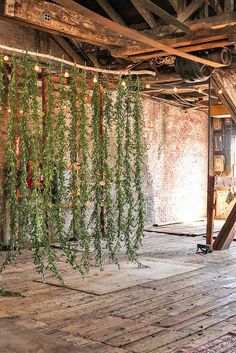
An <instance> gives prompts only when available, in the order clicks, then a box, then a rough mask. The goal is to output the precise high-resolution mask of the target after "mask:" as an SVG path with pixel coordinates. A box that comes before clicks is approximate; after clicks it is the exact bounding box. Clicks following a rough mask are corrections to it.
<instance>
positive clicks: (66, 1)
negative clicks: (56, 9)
mask: <svg viewBox="0 0 236 353" xmlns="http://www.w3.org/2000/svg"><path fill="white" fill-rule="evenodd" d="M55 2H56V3H57V4H59V5H61V6H63V7H64V6H65V7H66V8H68V9H70V10H72V11H74V12H76V13H77V12H78V13H80V14H81V15H82V16H84V17H86V18H88V19H89V20H90V21H92V22H94V23H96V24H98V25H103V26H105V27H106V28H108V29H110V30H113V31H115V32H117V33H119V34H120V35H124V36H126V37H128V38H130V39H132V40H136V41H139V42H141V43H143V44H145V45H147V46H150V47H153V48H154V49H159V50H164V51H165V52H166V53H168V54H171V55H176V56H181V57H183V58H185V59H188V60H192V61H196V62H199V63H202V64H204V65H209V66H212V67H222V66H223V65H222V64H220V63H217V62H213V61H211V60H207V59H205V58H202V57H197V56H195V55H191V54H189V53H184V52H182V51H181V50H178V49H175V48H172V47H170V46H168V45H166V44H163V43H161V42H160V41H157V40H155V39H153V38H150V37H148V36H147V35H144V34H142V33H140V32H138V31H135V30H133V29H131V28H128V27H124V26H122V25H120V24H119V23H115V22H113V21H111V20H109V19H107V18H104V17H103V16H100V15H98V14H97V13H95V12H93V11H91V10H89V9H87V8H86V7H84V6H82V5H80V4H78V3H76V2H75V1H73V0H55Z"/></svg>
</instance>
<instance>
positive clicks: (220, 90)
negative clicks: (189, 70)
mask: <svg viewBox="0 0 236 353" xmlns="http://www.w3.org/2000/svg"><path fill="white" fill-rule="evenodd" d="M211 84H212V87H213V88H214V91H215V93H216V95H217V96H218V98H219V100H220V101H221V102H222V104H224V105H225V106H226V108H227V109H228V111H229V113H230V114H231V117H232V119H233V120H234V122H236V107H235V105H234V103H233V101H232V99H231V98H230V96H229V94H228V92H227V90H226V89H225V87H224V86H223V85H222V84H221V82H220V80H219V78H218V76H217V74H214V75H213V76H212V78H211Z"/></svg>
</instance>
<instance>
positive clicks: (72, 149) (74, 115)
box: [68, 66, 79, 239]
mask: <svg viewBox="0 0 236 353" xmlns="http://www.w3.org/2000/svg"><path fill="white" fill-rule="evenodd" d="M77 81H78V71H77V69H76V67H75V66H74V68H73V71H72V77H71V81H70V89H69V99H70V126H69V154H70V178H69V186H68V190H69V204H70V208H71V213H72V216H71V217H72V219H71V222H70V231H69V232H70V236H71V237H72V238H73V239H78V237H79V195H78V193H79V188H78V172H77V169H78V167H77V166H78V163H77V162H78V102H77V95H78V92H77Z"/></svg>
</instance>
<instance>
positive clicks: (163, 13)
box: [142, 0, 191, 33]
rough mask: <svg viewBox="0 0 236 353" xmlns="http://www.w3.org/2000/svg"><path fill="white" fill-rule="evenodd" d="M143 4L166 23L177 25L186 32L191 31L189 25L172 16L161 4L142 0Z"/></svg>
mask: <svg viewBox="0 0 236 353" xmlns="http://www.w3.org/2000/svg"><path fill="white" fill-rule="evenodd" d="M142 3H143V5H144V6H145V7H146V8H147V9H148V10H149V11H151V12H152V13H154V14H155V15H157V16H159V17H161V18H162V19H163V20H164V21H165V22H166V23H168V24H171V25H173V26H175V27H176V28H178V29H180V30H181V31H183V32H185V33H191V31H190V29H189V27H188V26H186V25H185V24H183V23H182V22H181V21H179V20H178V19H176V18H175V17H174V16H171V15H170V14H169V13H168V12H166V11H165V10H163V9H162V8H161V7H160V6H158V5H156V4H154V3H153V2H152V1H150V0H142Z"/></svg>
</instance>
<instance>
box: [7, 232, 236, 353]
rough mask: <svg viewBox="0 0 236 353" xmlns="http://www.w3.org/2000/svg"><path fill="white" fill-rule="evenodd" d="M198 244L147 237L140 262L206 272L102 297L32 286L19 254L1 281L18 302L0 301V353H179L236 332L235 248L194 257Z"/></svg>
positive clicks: (31, 271) (198, 239)
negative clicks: (175, 263)
mask: <svg viewBox="0 0 236 353" xmlns="http://www.w3.org/2000/svg"><path fill="white" fill-rule="evenodd" d="M197 242H201V243H204V239H203V238H202V237H196V238H190V237H179V236H176V235H169V234H157V233H146V236H145V238H144V245H143V247H142V249H141V250H140V254H141V255H142V256H148V257H153V258H154V259H168V260H173V261H178V262H182V263H192V264H201V265H204V267H202V268H199V269H197V270H195V271H193V272H187V273H184V274H180V275H177V276H174V277H169V278H165V279H161V280H157V281H152V282H148V283H145V284H143V285H138V286H134V287H131V288H128V289H124V290H120V291H117V292H113V293H109V294H104V295H93V294H89V293H85V292H81V291H78V290H77V291H76V290H71V289H68V288H62V287H58V286H49V285H46V284H43V283H40V282H37V281H35V280H36V279H37V278H38V277H37V274H36V273H35V271H34V269H33V265H32V263H31V261H30V254H23V255H22V256H21V257H20V258H19V259H18V262H17V265H16V266H12V267H10V268H8V269H7V270H6V271H5V272H4V273H3V274H2V276H1V284H0V287H4V288H7V289H10V290H14V291H20V292H21V293H22V294H23V295H24V297H0V353H2V352H3V353H13V352H14V353H23V352H24V353H28V352H29V353H30V352H40V353H44V352H45V353H46V352H47V353H53V352H57V353H64V352H67V353H70V352H73V353H74V352H79V353H136V352H137V353H149V352H152V353H171V352H178V353H181V352H185V351H186V350H188V349H189V348H190V347H195V346H199V345H201V344H204V343H206V342H208V341H210V340H213V339H215V338H217V337H219V336H221V335H223V334H225V333H227V332H230V331H236V245H235V244H233V245H232V247H231V248H230V249H229V250H225V251H222V252H214V253H213V254H208V255H202V254H199V255H197V254H196V244H197ZM61 266H62V269H63V271H64V273H67V272H68V271H70V270H69V269H68V268H66V267H65V266H64V265H62V264H61ZM14 337H15V338H14ZM9 342H11V344H10V343H9ZM14 342H15V343H14ZM29 347H31V348H29Z"/></svg>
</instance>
